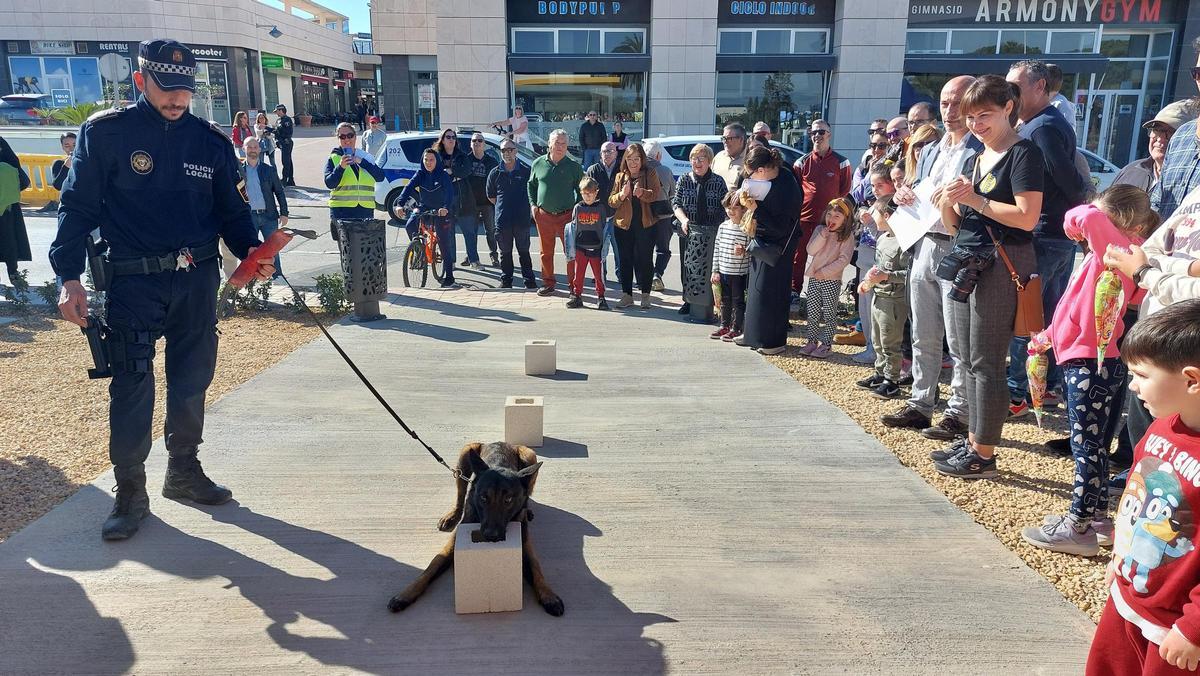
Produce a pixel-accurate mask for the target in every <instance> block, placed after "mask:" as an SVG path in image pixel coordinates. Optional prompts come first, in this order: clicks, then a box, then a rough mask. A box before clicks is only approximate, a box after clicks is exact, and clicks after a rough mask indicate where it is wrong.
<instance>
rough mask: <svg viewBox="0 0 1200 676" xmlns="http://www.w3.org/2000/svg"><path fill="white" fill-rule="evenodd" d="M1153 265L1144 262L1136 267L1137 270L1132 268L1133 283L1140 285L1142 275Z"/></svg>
mask: <svg viewBox="0 0 1200 676" xmlns="http://www.w3.org/2000/svg"><path fill="white" fill-rule="evenodd" d="M1153 267H1154V266H1152V265H1150V264H1149V263H1145V264H1143V265H1142V267H1140V268H1138V269H1137V270H1134V271H1133V275H1132V279H1133V283H1134V284H1136V285H1138V286H1141V285H1142V276H1143V275H1145V274H1146V271H1147V270H1149V269H1151V268H1153Z"/></svg>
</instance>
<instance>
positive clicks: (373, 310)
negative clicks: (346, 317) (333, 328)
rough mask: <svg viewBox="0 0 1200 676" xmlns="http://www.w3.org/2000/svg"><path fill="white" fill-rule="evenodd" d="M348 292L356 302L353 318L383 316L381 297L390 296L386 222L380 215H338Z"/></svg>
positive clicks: (367, 320)
mask: <svg viewBox="0 0 1200 676" xmlns="http://www.w3.org/2000/svg"><path fill="white" fill-rule="evenodd" d="M333 225H334V227H335V228H337V231H338V253H339V254H340V256H341V259H342V276H343V277H344V278H345V280H346V295H347V296H348V297H349V299H350V301H351V302H353V303H354V314H353V315H351V317H350V321H354V322H370V321H375V320H376V319H383V314H382V313H380V312H379V301H381V300H383V299H384V298H385V297H386V296H387V247H386V246H385V244H386V232H385V230H386V227H387V226H386V225H385V224H384V222H383V221H381V220H379V219H376V218H362V219H335V220H334V222H333Z"/></svg>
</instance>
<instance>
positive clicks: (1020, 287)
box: [971, 153, 1025, 291]
mask: <svg viewBox="0 0 1200 676" xmlns="http://www.w3.org/2000/svg"><path fill="white" fill-rule="evenodd" d="M971 174H972V175H971V182H972V183H974V182H975V179H977V178H978V177H979V153H975V170H974V171H973V172H971ZM976 213H978V212H976ZM979 217H980V218H987V217H986V216H984V215H983V214H982V213H980V214H979ZM983 227H984V228H985V229H986V230H987V234H988V237H989V238H991V240H992V246H994V247H996V253H997V254H999V255H1000V260H1002V261H1004V267H1006V268H1008V274H1009V275H1010V276H1011V277H1012V281H1013V284H1016V285H1017V291H1024V290H1025V285H1024V284H1022V283H1021V275H1019V274H1017V269H1016V268H1015V267H1013V264H1012V261H1011V260H1009V258H1008V252H1006V251H1005V250H1004V246H1003V245H1002V244H1000V240H998V239H996V233H994V232H992V226H990V225H987V224H986V223H985V224H984V226H983Z"/></svg>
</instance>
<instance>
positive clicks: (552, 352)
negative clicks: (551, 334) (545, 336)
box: [525, 340, 558, 376]
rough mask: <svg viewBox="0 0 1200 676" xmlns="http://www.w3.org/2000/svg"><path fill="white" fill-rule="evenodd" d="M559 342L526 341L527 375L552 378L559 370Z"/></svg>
mask: <svg viewBox="0 0 1200 676" xmlns="http://www.w3.org/2000/svg"><path fill="white" fill-rule="evenodd" d="M557 352H558V341H556V340H527V341H525V375H527V376H552V375H554V373H555V372H556V371H557V370H558V365H557Z"/></svg>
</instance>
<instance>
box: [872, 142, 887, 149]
mask: <svg viewBox="0 0 1200 676" xmlns="http://www.w3.org/2000/svg"><path fill="white" fill-rule="evenodd" d="M887 147H888V144H886V143H872V144H871V145H870V148H871V150H884V149H886V148H887Z"/></svg>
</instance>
